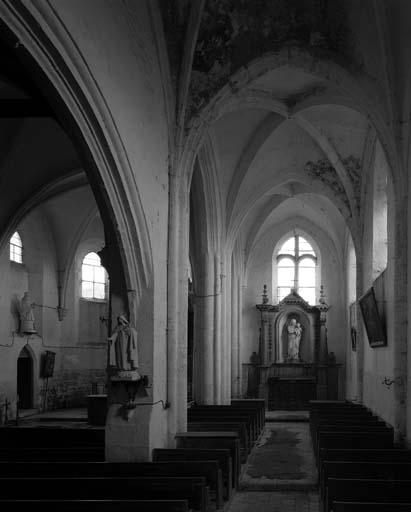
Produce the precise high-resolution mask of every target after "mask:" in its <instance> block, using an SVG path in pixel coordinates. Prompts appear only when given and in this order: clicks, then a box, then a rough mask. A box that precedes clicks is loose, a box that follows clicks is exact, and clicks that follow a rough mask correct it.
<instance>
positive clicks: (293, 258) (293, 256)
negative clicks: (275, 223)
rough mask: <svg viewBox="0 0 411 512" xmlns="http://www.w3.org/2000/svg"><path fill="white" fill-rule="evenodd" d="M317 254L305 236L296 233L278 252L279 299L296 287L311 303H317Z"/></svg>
mask: <svg viewBox="0 0 411 512" xmlns="http://www.w3.org/2000/svg"><path fill="white" fill-rule="evenodd" d="M316 266H317V256H316V254H315V252H314V249H313V248H312V247H311V245H310V244H309V243H308V242H307V240H306V239H305V238H303V237H302V236H300V235H294V236H292V237H291V238H289V239H288V240H287V241H286V242H285V243H283V245H282V246H281V247H280V250H279V251H278V253H277V299H278V301H281V300H283V299H284V297H286V296H287V295H288V294H289V293H290V292H291V290H292V288H295V289H296V291H297V293H298V294H299V295H301V297H302V298H303V299H305V300H306V301H307V302H308V303H309V304H315V278H316V276H315V273H316Z"/></svg>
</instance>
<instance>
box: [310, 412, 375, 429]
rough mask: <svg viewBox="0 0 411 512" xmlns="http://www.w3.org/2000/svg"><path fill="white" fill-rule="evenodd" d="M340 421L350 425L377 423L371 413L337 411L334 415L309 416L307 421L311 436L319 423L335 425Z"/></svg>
mask: <svg viewBox="0 0 411 512" xmlns="http://www.w3.org/2000/svg"><path fill="white" fill-rule="evenodd" d="M340 421H346V422H350V423H361V422H366V421H377V422H378V421H379V418H378V417H377V416H374V415H373V414H372V413H371V412H355V413H353V412H350V411H349V412H342V411H339V412H338V413H335V414H318V415H311V414H310V419H309V424H310V431H311V434H313V433H315V431H316V428H317V425H318V424H320V423H335V422H337V423H338V422H340Z"/></svg>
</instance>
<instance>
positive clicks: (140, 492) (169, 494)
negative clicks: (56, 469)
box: [0, 476, 209, 512]
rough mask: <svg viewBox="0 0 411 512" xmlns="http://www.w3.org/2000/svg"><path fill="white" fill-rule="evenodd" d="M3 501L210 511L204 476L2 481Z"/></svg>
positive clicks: (0, 479) (20, 479)
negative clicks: (160, 502) (177, 503)
mask: <svg viewBox="0 0 411 512" xmlns="http://www.w3.org/2000/svg"><path fill="white" fill-rule="evenodd" d="M0 486H1V489H2V499H9V500H10V499H15V497H16V496H19V499H24V500H36V499H37V500H43V499H44V495H45V493H46V494H47V498H48V499H51V500H87V499H91V500H97V499H101V500H156V499H158V498H159V497H160V496H161V498H163V499H165V500H168V499H171V500H187V502H188V506H189V507H190V508H193V509H195V510H199V511H203V512H207V510H208V508H209V496H208V487H207V485H206V480H205V478H204V477H158V476H155V477H119V478H118V477H71V478H25V477H23V478H0Z"/></svg>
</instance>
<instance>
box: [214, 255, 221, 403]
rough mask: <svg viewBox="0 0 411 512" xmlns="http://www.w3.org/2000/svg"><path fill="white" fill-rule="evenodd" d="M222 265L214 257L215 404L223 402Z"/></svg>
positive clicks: (217, 258)
mask: <svg viewBox="0 0 411 512" xmlns="http://www.w3.org/2000/svg"><path fill="white" fill-rule="evenodd" d="M221 293H222V287H221V264H220V258H219V257H218V255H216V256H215V257H214V403H215V404H221V400H222V375H221V370H222V361H221V359H222V357H221V356H222V343H221V304H222V301H221Z"/></svg>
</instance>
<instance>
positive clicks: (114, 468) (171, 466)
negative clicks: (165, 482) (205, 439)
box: [0, 460, 224, 508]
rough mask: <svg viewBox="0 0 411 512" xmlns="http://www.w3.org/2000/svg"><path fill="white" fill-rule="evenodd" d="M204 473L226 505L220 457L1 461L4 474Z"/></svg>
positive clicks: (219, 502)
mask: <svg viewBox="0 0 411 512" xmlns="http://www.w3.org/2000/svg"><path fill="white" fill-rule="evenodd" d="M104 476H107V477H136V476H200V477H201V476H203V477H204V478H205V479H206V483H207V485H208V486H209V488H210V490H212V491H213V493H214V495H215V501H216V505H217V508H221V507H222V506H223V499H224V497H223V477H222V472H221V469H220V466H219V463H218V461H217V460H210V461H166V462H115V463H111V462H0V478H1V477H14V478H18V477H41V478H44V477H46V478H50V477H59V478H62V477H67V478H68V477H104Z"/></svg>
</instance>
